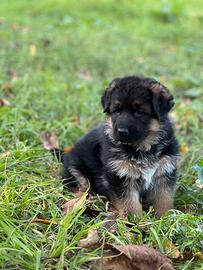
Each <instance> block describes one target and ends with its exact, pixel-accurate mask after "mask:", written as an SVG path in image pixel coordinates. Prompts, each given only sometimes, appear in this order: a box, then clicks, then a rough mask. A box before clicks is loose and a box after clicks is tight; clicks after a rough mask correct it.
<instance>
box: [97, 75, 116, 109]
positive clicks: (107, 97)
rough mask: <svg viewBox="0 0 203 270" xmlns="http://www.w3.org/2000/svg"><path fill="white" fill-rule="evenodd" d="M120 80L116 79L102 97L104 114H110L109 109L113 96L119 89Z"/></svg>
mask: <svg viewBox="0 0 203 270" xmlns="http://www.w3.org/2000/svg"><path fill="white" fill-rule="evenodd" d="M119 80H120V78H116V79H114V80H113V81H112V82H111V83H110V84H109V86H108V87H107V88H106V90H105V92H104V94H103V95H102V97H101V104H102V106H103V108H104V113H109V112H110V111H109V108H110V104H111V95H112V93H113V92H114V91H115V90H116V89H119V85H118V82H119Z"/></svg>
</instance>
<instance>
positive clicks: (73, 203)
mask: <svg viewBox="0 0 203 270" xmlns="http://www.w3.org/2000/svg"><path fill="white" fill-rule="evenodd" d="M75 196H76V197H75V198H72V199H69V200H67V201H66V202H65V203H64V204H63V206H62V207H63V212H62V215H63V216H65V215H66V214H67V213H69V212H71V211H72V210H73V209H74V208H76V207H78V206H80V205H82V204H83V203H84V202H85V200H86V197H87V193H83V192H78V193H77V194H75Z"/></svg>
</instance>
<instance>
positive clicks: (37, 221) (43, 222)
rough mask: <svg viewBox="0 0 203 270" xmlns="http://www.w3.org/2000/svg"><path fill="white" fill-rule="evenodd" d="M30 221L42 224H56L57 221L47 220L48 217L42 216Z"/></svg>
mask: <svg viewBox="0 0 203 270" xmlns="http://www.w3.org/2000/svg"><path fill="white" fill-rule="evenodd" d="M31 223H42V224H46V225H57V224H58V223H57V222H55V221H53V220H49V219H42V218H35V219H33V220H32V221H31Z"/></svg>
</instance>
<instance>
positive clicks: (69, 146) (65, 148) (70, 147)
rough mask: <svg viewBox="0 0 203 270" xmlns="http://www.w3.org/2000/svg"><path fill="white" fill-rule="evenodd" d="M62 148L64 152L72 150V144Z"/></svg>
mask: <svg viewBox="0 0 203 270" xmlns="http://www.w3.org/2000/svg"><path fill="white" fill-rule="evenodd" d="M63 150H64V152H66V153H70V152H71V151H72V150H73V146H71V145H68V146H66V147H64V149H63Z"/></svg>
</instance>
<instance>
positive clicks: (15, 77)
mask: <svg viewBox="0 0 203 270" xmlns="http://www.w3.org/2000/svg"><path fill="white" fill-rule="evenodd" d="M7 74H8V76H9V77H10V78H11V81H13V82H15V81H17V80H18V75H17V72H16V70H15V69H8V70H7ZM8 86H9V88H8V87H7V89H6V90H11V89H12V84H11V83H10V82H8Z"/></svg>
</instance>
